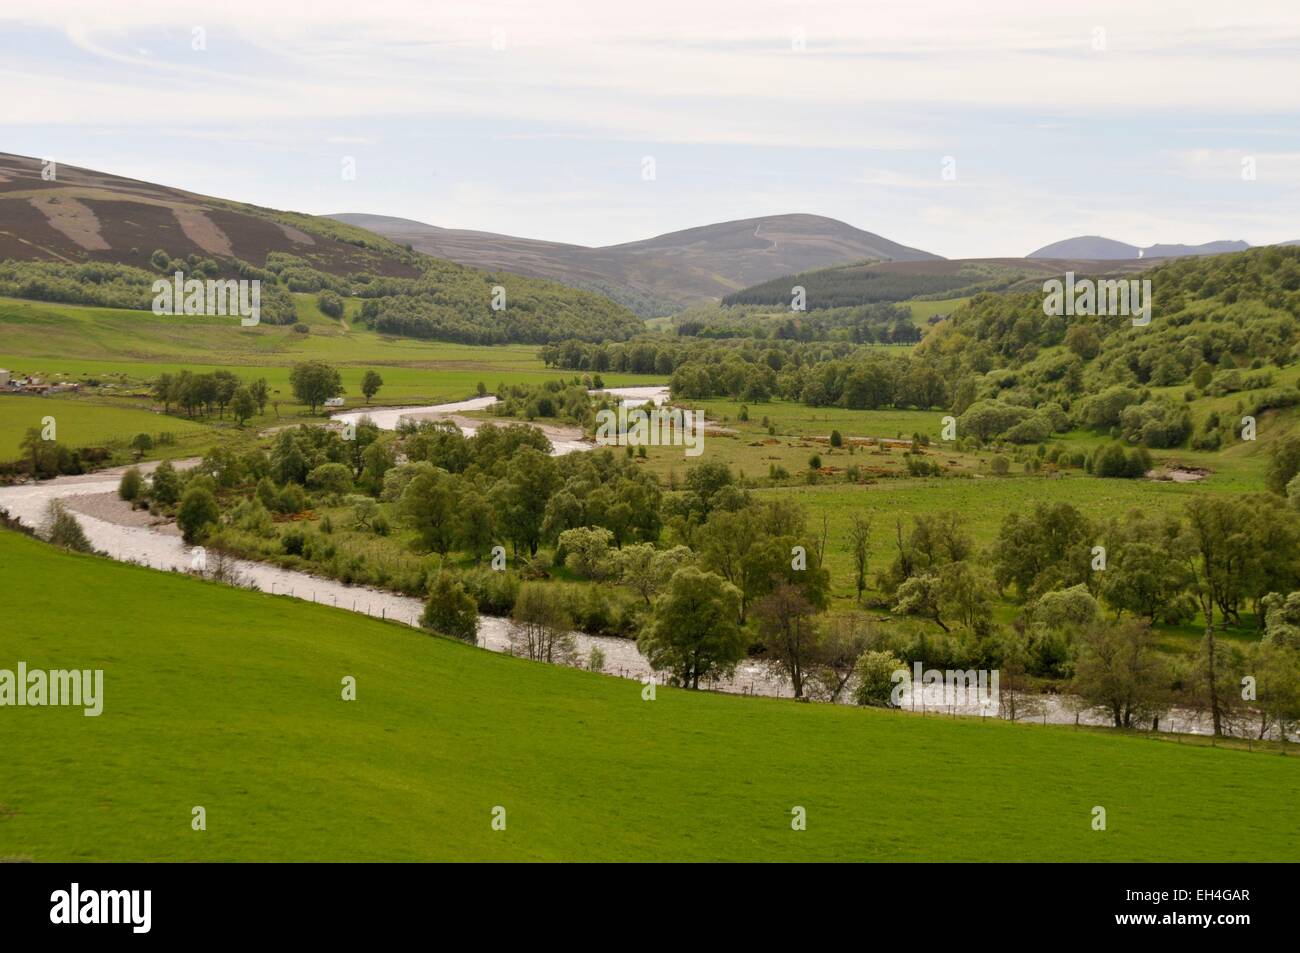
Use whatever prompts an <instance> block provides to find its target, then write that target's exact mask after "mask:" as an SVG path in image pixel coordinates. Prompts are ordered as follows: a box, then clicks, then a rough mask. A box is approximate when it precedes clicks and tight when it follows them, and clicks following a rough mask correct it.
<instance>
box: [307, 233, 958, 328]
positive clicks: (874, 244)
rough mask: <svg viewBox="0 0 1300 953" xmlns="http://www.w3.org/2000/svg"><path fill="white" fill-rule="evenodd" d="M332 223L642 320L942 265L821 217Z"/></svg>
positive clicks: (912, 250)
mask: <svg viewBox="0 0 1300 953" xmlns="http://www.w3.org/2000/svg"><path fill="white" fill-rule="evenodd" d="M333 218H335V219H337V220H338V221H340V222H346V223H348V224H350V225H356V226H360V227H362V228H366V229H369V230H371V231H373V232H375V233H377V234H379V235H383V236H385V237H387V238H390V239H392V240H393V241H395V242H399V243H401V244H409V245H410V246H411V247H412V248H415V249H416V250H418V251H422V252H425V253H426V254H430V255H434V256H436V257H439V258H446V259H448V260H450V261H455V262H459V263H460V264H463V265H469V266H472V267H475V268H492V269H501V270H505V271H512V272H515V273H517V274H523V275H532V276H535V277H540V278H550V279H553V280H555V281H561V282H564V283H565V284H569V285H572V286H574V287H577V288H585V289H588V290H592V291H597V292H599V293H601V294H605V295H608V296H609V297H610V298H612V299H614V300H615V301H618V302H619V303H620V304H623V305H625V306H627V307H628V308H630V309H632V310H633V311H635V312H636V313H637V314H640V315H641V316H642V317H653V316H656V315H662V314H670V313H672V312H675V311H678V310H680V309H681V308H683V307H686V306H689V305H691V304H696V303H699V302H701V301H706V300H709V299H717V298H720V297H722V296H723V295H726V294H728V293H730V292H734V291H737V290H739V289H741V288H744V287H746V286H748V285H751V284H755V283H757V282H761V281H765V280H767V279H769V278H775V277H777V276H779V275H785V274H790V273H791V272H795V271H802V270H805V269H810V268H819V267H823V266H826V265H832V264H843V263H845V262H860V261H862V260H864V259H874V260H895V261H929V260H939V257H938V256H937V255H932V254H930V253H929V252H924V251H920V250H918V249H915V248H909V247H907V246H906V245H900V244H898V243H897V242H892V241H890V240H889V239H887V238H882V237H881V236H879V235H875V234H872V233H871V232H866V231H863V230H861V229H858V228H854V227H853V226H851V225H848V224H846V223H844V222H841V221H837V220H835V219H832V218H824V217H822V216H820V215H769V216H765V217H761V218H748V219H741V220H739V221H734V222H722V223H718V224H714V225H703V226H700V227H698V228H689V229H685V230H683V231H678V232H669V233H668V234H665V235H659V236H656V237H654V238H649V239H645V240H644V241H636V242H628V243H626V244H622V245H608V246H605V247H600V248H589V247H586V246H582V245H565V244H560V243H557V242H547V241H538V240H535V239H528V238H515V237H512V236H508V235H496V234H493V233H490V232H477V231H466V230H461V229H448V228H439V227H437V226H434V225H426V224H424V223H423V222H415V221H411V220H409V219H402V218H389V217H387V216H383V215H362V214H352V213H344V214H339V215H335V216H333Z"/></svg>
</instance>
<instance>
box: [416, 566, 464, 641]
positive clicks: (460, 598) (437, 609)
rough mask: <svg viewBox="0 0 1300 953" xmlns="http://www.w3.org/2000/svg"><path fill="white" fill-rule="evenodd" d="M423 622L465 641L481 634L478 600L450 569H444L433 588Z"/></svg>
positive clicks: (429, 626) (421, 619)
mask: <svg viewBox="0 0 1300 953" xmlns="http://www.w3.org/2000/svg"><path fill="white" fill-rule="evenodd" d="M420 625H422V626H424V627H425V628H426V629H432V630H433V631H434V632H437V633H439V634H440V635H449V636H451V637H452V638H453V639H460V640H461V641H462V642H475V641H476V640H477V638H478V603H477V602H475V601H474V597H473V596H471V595H470V594H469V593H468V592H466V591H465V587H464V586H462V585H461V584H460V582H459V581H458V580H457V579H455V578H454V577H452V575H451V574H450V573H445V572H440V573H438V578H437V579H436V580H434V583H433V586H432V587H431V588H430V590H429V601H428V602H427V603H426V604H425V606H424V613H423V614H422V615H421V616H420Z"/></svg>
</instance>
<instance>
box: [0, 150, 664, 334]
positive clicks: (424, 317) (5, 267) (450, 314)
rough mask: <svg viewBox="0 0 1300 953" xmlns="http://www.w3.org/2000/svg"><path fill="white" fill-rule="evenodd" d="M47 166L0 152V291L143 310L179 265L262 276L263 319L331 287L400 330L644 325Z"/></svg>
mask: <svg viewBox="0 0 1300 953" xmlns="http://www.w3.org/2000/svg"><path fill="white" fill-rule="evenodd" d="M44 171H45V170H44V168H43V166H42V164H41V162H40V161H39V160H37V159H31V158H24V157H21V156H13V155H8V154H0V295H8V296H13V297H20V298H30V299H35V300H45V301H61V302H66V303H71V304H85V305H99V306H108V307H116V308H129V309H134V310H148V309H149V308H150V307H151V304H152V300H153V292H152V290H151V289H152V284H153V282H154V281H155V280H156V279H158V278H159V277H160V276H162V275H168V276H170V275H171V274H172V273H173V272H174V271H177V270H180V271H184V272H186V273H187V274H191V275H196V274H197V275H203V276H206V277H209V278H212V277H239V278H247V279H256V280H259V281H261V283H262V293H263V305H264V307H263V312H262V320H264V321H266V322H268V323H278V324H292V323H294V321H295V316H296V311H295V306H294V303H293V300H292V299H291V298H290V296H289V294H288V292H310V293H317V292H325V291H328V292H333V293H335V294H338V295H341V296H343V297H350V296H357V297H361V298H365V299H367V300H366V304H365V307H363V308H362V309H361V311H360V312H358V313H357V314H356V315H355V316H356V318H357V319H358V320H362V321H366V322H368V323H369V324H370V325H371V326H372V327H373V328H374V329H375V330H379V331H382V332H384V333H387V334H395V335H401V336H404V337H418V338H428V339H433V340H442V341H457V342H461V343H472V344H499V343H518V342H527V343H538V344H540V343H545V342H547V341H552V340H558V339H563V338H570V337H578V338H581V339H585V340H606V339H612V340H621V339H625V338H627V337H629V336H631V335H632V334H635V333H637V332H639V331H641V330H642V326H641V323H640V321H638V320H637V319H636V317H635V316H634V315H632V314H631V313H630V312H629V311H627V310H626V309H624V308H622V307H620V306H618V305H617V304H615V303H614V302H612V301H610V300H608V299H607V298H605V297H603V296H601V295H598V294H594V293H591V292H588V291H583V290H580V289H574V288H570V287H566V286H565V285H562V284H560V283H558V282H553V281H545V280H539V279H537V278H530V277H526V276H522V275H513V274H504V273H500V272H484V271H482V270H478V269H474V268H469V267H466V266H463V265H458V264H455V263H453V262H450V261H444V260H439V259H437V258H432V257H430V256H428V255H424V254H422V253H420V252H416V251H412V250H409V249H406V248H403V247H402V246H400V245H398V244H396V243H394V242H392V241H390V240H388V239H387V238H383V237H380V236H378V235H375V234H373V233H372V232H368V231H366V230H365V229H362V228H359V227H357V226H354V225H348V224H346V223H343V222H338V221H335V220H333V219H328V218H320V217H317V216H312V215H303V214H299V213H295V212H282V211H276V210H273V209H265V208H260V207H258V206H253V205H246V204H242V203H239V202H232V201H228V200H225V199H214V198H209V197H207V196H202V195H198V194H196V193H192V192H185V191H182V190H179V189H174V188H170V187H167V186H160V185H154V184H151V183H148V182H140V181H137V180H135V179H126V178H122V177H120V176H114V175H109V174H106V173H103V172H95V171H91V170H88V169H81V168H77V167H74V166H63V165H60V166H57V167H56V168H55V169H54V170H53V177H52V178H46V177H45V175H44V174H43V173H44ZM498 287H500V288H501V289H503V290H504V295H498V292H497V290H496V289H497V288H498Z"/></svg>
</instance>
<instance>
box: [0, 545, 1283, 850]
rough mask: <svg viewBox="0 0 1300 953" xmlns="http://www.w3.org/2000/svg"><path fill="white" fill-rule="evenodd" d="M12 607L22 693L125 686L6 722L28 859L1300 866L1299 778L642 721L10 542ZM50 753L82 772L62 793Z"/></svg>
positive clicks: (483, 662) (715, 716) (943, 725)
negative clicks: (350, 685) (76, 674)
mask: <svg viewBox="0 0 1300 953" xmlns="http://www.w3.org/2000/svg"><path fill="white" fill-rule="evenodd" d="M32 579H57V580H58V585H57V586H33V585H30V580H32ZM0 590H2V591H4V592H6V593H9V594H10V595H11V598H10V600H9V602H8V608H9V609H10V611H11V612H12V613H13V614H14V616H15V618H20V619H22V620H23V622H22V625H15V626H10V627H9V632H8V638H7V640H6V647H7V655H6V662H5V663H4V664H5V665H6V666H12V665H13V664H14V660H15V659H22V660H24V661H26V663H27V664H28V666H29V670H34V669H37V668H61V667H66V666H68V665H70V664H75V665H77V666H79V667H82V668H91V669H96V668H98V669H103V671H104V707H103V712H102V714H100V715H99V716H98V717H95V718H86V717H84V716H83V714H82V712H81V711H80V710H79V709H76V708H51V709H43V708H30V707H25V708H11V709H7V710H6V713H5V720H6V724H7V725H9V726H10V728H11V729H12V730H11V731H10V732H9V733H8V734H7V735H6V744H5V770H4V774H3V778H4V785H3V803H0V857H2V858H5V859H29V860H34V861H83V862H84V861H109V860H112V861H155V860H167V861H238V860H245V861H247V860H253V861H267V860H284V859H293V860H299V861H306V860H333V861H370V860H405V861H419V860H461V861H464V860H588V861H593V860H641V861H644V860H647V859H652V860H689V859H708V860H841V861H871V860H875V861H891V860H892V861H897V860H918V859H926V858H931V859H932V858H935V857H942V858H945V859H947V860H957V861H960V860H967V861H990V860H1095V861H1100V860H1108V861H1133V860H1145V861H1151V860H1183V861H1196V860H1208V859H1214V860H1219V861H1228V860H1242V861H1245V860H1252V861H1260V860H1278V861H1282V860H1294V859H1295V856H1294V854H1295V850H1294V845H1295V844H1296V843H1297V841H1298V840H1300V820H1297V816H1296V815H1295V814H1294V812H1287V811H1279V810H1278V809H1277V808H1276V804H1277V803H1278V802H1277V799H1278V798H1279V797H1281V798H1283V800H1285V798H1286V797H1287V796H1288V795H1289V793H1290V792H1293V791H1294V790H1295V789H1296V784H1297V778H1298V777H1300V775H1298V772H1300V762H1297V761H1296V759H1294V758H1279V757H1267V756H1263V755H1259V754H1250V753H1248V752H1245V751H1240V750H1236V751H1234V750H1227V749H1223V748H1218V749H1215V748H1209V747H1204V746H1199V745H1192V744H1182V745H1179V744H1173V743H1168V742H1153V741H1151V740H1149V739H1146V738H1138V737H1133V736H1122V735H1116V734H1110V733H1099V732H1091V731H1086V730H1084V731H1078V730H1073V729H1070V728H1050V727H1042V726H1037V725H1012V724H1007V723H1003V722H998V721H993V720H990V721H980V720H975V719H962V720H953V719H949V718H943V717H938V718H936V717H930V718H921V717H916V716H911V715H908V714H904V713H898V712H893V713H890V712H883V711H873V710H859V709H852V708H846V707H842V706H832V705H798V704H794V703H792V702H787V701H779V700H765V699H758V698H741V697H728V696H720V695H714V694H710V693H692V692H686V691H679V690H675V689H671V688H665V687H660V688H659V689H658V692H657V697H656V699H655V700H654V701H642V698H641V690H642V686H641V685H640V684H639V683H637V682H635V681H627V680H622V679H617V678H611V677H605V676H600V675H594V674H590V673H585V672H581V671H577V670H574V669H568V668H562V667H556V666H549V665H543V664H540V663H534V662H528V661H524V660H522V659H515V658H511V657H508V656H504V655H498V654H494V653H490V652H487V651H483V650H480V649H476V648H473V647H471V646H466V645H464V644H460V643H456V642H453V641H450V640H446V639H441V638H436V637H431V636H428V635H424V634H421V633H419V632H416V631H413V630H411V629H407V628H404V627H402V626H399V625H396V624H393V623H385V622H380V621H378V620H374V619H368V618H365V617H364V616H358V615H355V614H352V613H349V612H346V611H342V610H336V609H332V608H326V607H323V606H318V605H312V604H310V603H304V602H300V601H293V600H290V599H286V598H284V597H275V596H269V595H265V594H261V593H254V592H248V591H241V590H236V589H230V588H225V587H221V586H218V585H215V584H211V583H204V582H200V581H197V580H194V579H190V578H187V577H183V576H178V575H172V574H164V573H159V572H156V571H153V570H149V569H144V568H140V567H135V566H128V565H123V564H119V563H111V562H108V561H106V560H101V559H97V558H94V557H87V556H74V555H70V554H67V553H65V552H62V551H60V550H56V549H53V548H51V547H49V546H47V545H45V544H43V543H39V542H36V541H34V540H31V539H28V538H26V537H24V536H20V535H18V534H16V533H13V532H10V531H0ZM69 592H75V593H77V598H76V599H68V598H67V593H69ZM88 610H93V620H92V618H91V617H90V616H88V614H87V613H88ZM348 675H350V676H353V677H354V678H355V679H356V692H357V695H356V700H355V701H343V700H342V699H341V697H340V685H341V681H342V679H343V678H344V676H348ZM918 751H920V752H924V756H923V757H917V752H918ZM51 752H71V753H74V754H75V757H74V756H73V755H72V754H69V755H67V756H65V757H62V758H61V759H60V762H59V770H58V771H57V772H55V771H51V770H49V768H50V758H51V754H50V753H51ZM304 752H306V753H308V756H306V757H304V756H303V755H304ZM1096 804H1101V805H1105V807H1106V810H1107V812H1108V814H1109V818H1110V824H1109V828H1108V830H1107V832H1106V833H1104V834H1100V833H1097V832H1096V831H1093V830H1091V826H1090V820H1091V811H1092V809H1093V805H1096ZM1171 804H1173V805H1177V809H1176V810H1171V809H1170V805H1171ZM796 805H797V806H802V807H804V808H805V809H806V811H807V817H808V826H807V830H806V831H801V832H797V833H796V832H793V831H792V830H791V826H790V819H791V809H792V807H794V806H796ZM194 806H202V807H203V808H204V809H205V811H206V830H203V831H194V830H192V829H191V826H190V821H191V810H192V808H193V807H194ZM497 806H501V807H503V808H504V809H505V811H506V818H507V827H506V830H504V831H494V830H493V829H492V827H491V823H490V822H491V819H492V811H493V809H494V808H495V807H497ZM954 830H961V831H962V832H963V836H961V837H954V836H953V833H952V832H953V831H954ZM413 831H414V832H416V833H413Z"/></svg>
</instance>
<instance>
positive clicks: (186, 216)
mask: <svg viewBox="0 0 1300 953" xmlns="http://www.w3.org/2000/svg"><path fill="white" fill-rule="evenodd" d="M172 214H173V215H175V216H176V221H178V222H180V225H181V231H183V232H184V233H185V237H186V238H188V239H189V240H190V241H192V242H193V243H194V244H196V245H198V246H199V247H200V248H202V249H203V250H204V251H205V252H207V253H208V254H209V255H225V256H226V257H232V256H233V255H234V254H235V252H234V250H233V249H232V248H231V246H230V239H229V238H227V237H226V233H225V232H223V231H222V230H221V229H220V228H218V227H217V225H216V223H215V222H213V221H212V219H210V218H208V216H207V213H206V212H204V211H203V209H201V208H195V207H194V206H193V205H177V206H174V207H173V208H172Z"/></svg>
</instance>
